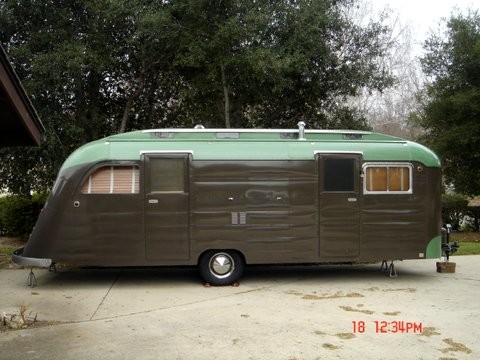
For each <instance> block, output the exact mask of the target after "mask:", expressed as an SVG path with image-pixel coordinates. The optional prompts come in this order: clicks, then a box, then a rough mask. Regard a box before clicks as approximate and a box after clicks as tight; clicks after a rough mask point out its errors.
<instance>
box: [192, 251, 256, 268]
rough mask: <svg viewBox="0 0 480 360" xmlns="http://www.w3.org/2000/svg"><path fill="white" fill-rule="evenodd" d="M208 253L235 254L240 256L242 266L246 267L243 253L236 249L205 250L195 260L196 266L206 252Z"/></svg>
mask: <svg viewBox="0 0 480 360" xmlns="http://www.w3.org/2000/svg"><path fill="white" fill-rule="evenodd" d="M210 251H225V252H235V253H237V254H238V255H240V257H241V258H242V261H243V264H244V265H247V259H246V258H245V255H243V253H242V252H241V251H240V250H237V249H206V250H204V251H203V252H202V253H201V254H200V255H199V256H198V258H197V265H198V264H199V263H200V259H201V258H202V257H203V256H204V255H205V254H206V253H208V252H210Z"/></svg>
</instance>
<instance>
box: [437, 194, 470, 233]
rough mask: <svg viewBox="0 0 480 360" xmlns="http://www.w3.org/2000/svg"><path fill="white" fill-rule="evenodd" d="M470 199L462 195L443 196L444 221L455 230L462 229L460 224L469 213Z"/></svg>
mask: <svg viewBox="0 0 480 360" xmlns="http://www.w3.org/2000/svg"><path fill="white" fill-rule="evenodd" d="M467 205H468V199H467V197H466V196H464V195H461V194H443V195H442V221H443V223H444V224H451V225H452V227H453V229H454V230H458V229H459V228H460V222H461V220H462V219H463V218H464V216H465V215H466V213H467Z"/></svg>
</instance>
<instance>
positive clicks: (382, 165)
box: [362, 162, 413, 195]
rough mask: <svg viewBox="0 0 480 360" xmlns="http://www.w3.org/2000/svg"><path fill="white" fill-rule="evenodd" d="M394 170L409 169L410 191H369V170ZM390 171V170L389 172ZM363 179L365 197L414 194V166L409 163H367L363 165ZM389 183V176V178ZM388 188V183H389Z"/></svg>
mask: <svg viewBox="0 0 480 360" xmlns="http://www.w3.org/2000/svg"><path fill="white" fill-rule="evenodd" d="M369 167H372V168H387V169H388V168H393V167H396V168H398V167H408V168H409V169H410V171H409V178H408V180H409V185H410V186H409V189H408V190H386V191H385V190H381V191H375V190H368V189H367V179H366V176H367V168H369ZM387 171H388V170H387ZM362 177H363V194H364V195H408V194H413V164H412V163H408V162H366V163H364V164H363V165H362ZM387 181H388V176H387ZM387 187H388V183H387Z"/></svg>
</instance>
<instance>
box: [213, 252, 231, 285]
mask: <svg viewBox="0 0 480 360" xmlns="http://www.w3.org/2000/svg"><path fill="white" fill-rule="evenodd" d="M233 270H235V264H234V262H233V259H232V257H231V256H230V255H228V254H226V253H219V254H215V256H213V257H212V258H211V259H210V272H211V273H212V274H213V275H214V276H215V277H216V278H218V279H223V278H226V277H227V276H229V275H230V274H231V273H232V272H233Z"/></svg>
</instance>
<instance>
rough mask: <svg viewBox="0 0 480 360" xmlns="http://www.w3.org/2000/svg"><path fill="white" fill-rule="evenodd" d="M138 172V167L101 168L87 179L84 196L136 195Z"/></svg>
mask: <svg viewBox="0 0 480 360" xmlns="http://www.w3.org/2000/svg"><path fill="white" fill-rule="evenodd" d="M139 191H140V170H139V168H138V166H103V167H101V168H98V169H96V170H95V171H94V172H93V173H91V174H90V176H89V177H88V178H87V180H86V181H85V183H84V184H83V187H82V193H84V194H138V193H139Z"/></svg>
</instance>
